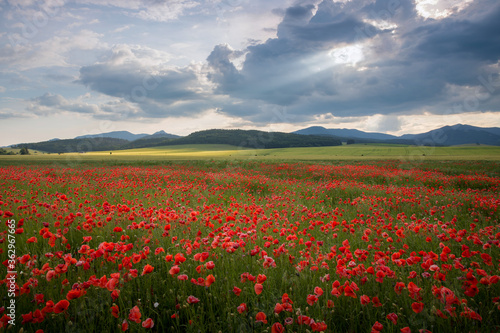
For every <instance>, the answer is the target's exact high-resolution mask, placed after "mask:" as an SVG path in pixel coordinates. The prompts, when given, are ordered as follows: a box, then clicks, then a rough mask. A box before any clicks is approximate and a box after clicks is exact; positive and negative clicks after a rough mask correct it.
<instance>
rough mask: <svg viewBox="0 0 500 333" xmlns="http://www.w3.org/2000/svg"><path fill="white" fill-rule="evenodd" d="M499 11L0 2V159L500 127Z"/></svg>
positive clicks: (483, 5)
mask: <svg viewBox="0 0 500 333" xmlns="http://www.w3.org/2000/svg"><path fill="white" fill-rule="evenodd" d="M499 59H500V2H499V1H498V0H415V1H410V0H352V1H347V0H344V1H336V0H323V1H321V0H0V146H6V145H10V144H16V143H22V142H38V141H44V140H50V139H53V138H60V139H66V138H73V137H76V136H80V135H85V134H97V133H103V132H110V131H118V130H127V131H130V132H132V133H150V134H151V133H154V132H156V131H160V130H164V131H165V132H167V133H172V134H177V135H187V134H189V133H192V132H194V131H199V130H205V129H213V128H228V129H229V128H241V129H260V130H265V131H283V132H291V131H294V130H298V129H301V128H305V127H308V126H324V127H326V128H355V129H359V130H363V131H371V132H382V133H388V134H393V135H401V134H406V133H421V132H426V131H429V130H432V129H436V128H439V127H441V126H445V125H454V124H457V123H462V124H469V125H474V126H481V127H500V77H499V73H500V66H499Z"/></svg>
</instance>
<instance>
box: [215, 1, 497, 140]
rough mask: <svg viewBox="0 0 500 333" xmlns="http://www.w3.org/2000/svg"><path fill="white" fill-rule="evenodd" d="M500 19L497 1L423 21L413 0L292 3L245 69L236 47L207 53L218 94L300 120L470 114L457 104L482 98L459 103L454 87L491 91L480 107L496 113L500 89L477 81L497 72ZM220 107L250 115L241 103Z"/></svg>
mask: <svg viewBox="0 0 500 333" xmlns="http://www.w3.org/2000/svg"><path fill="white" fill-rule="evenodd" d="M391 3H392V4H391ZM486 6H488V10H487V11H485V10H484V8H485V7H486ZM498 22H500V4H498V3H496V2H493V1H481V2H480V3H477V4H476V3H475V4H472V5H469V6H468V7H466V8H463V9H462V10H461V11H457V12H455V13H454V14H453V15H450V16H448V17H446V18H444V19H440V20H423V19H422V18H421V16H420V15H419V14H418V13H417V11H416V9H415V6H414V5H412V4H411V3H410V2H399V1H392V2H382V1H375V2H368V4H365V2H363V1H351V2H349V3H345V4H344V3H333V2H331V1H323V2H321V3H320V4H319V5H318V6H317V7H314V6H311V5H303V6H294V7H290V8H288V9H287V10H286V11H285V14H284V18H283V21H282V23H281V24H280V25H279V27H278V38H274V39H269V40H267V41H266V42H265V43H261V44H258V45H252V46H249V47H248V48H247V49H246V50H245V51H246V52H247V53H246V55H245V60H244V62H243V65H242V69H241V70H237V69H236V68H235V66H234V64H233V62H232V61H231V56H232V55H233V54H234V52H235V51H229V50H228V48H227V47H226V46H220V45H219V46H216V47H215V48H214V50H213V52H212V54H210V56H209V57H208V58H207V61H208V63H209V65H210V66H211V68H212V69H213V71H214V74H213V75H211V76H210V77H209V78H210V79H211V80H212V82H213V83H214V84H216V86H217V88H216V91H217V92H218V93H220V94H227V95H228V96H230V97H234V98H239V99H243V100H247V101H249V100H257V101H260V102H262V103H269V104H273V105H281V106H286V107H287V110H288V111H289V112H290V114H292V115H296V116H298V117H297V119H299V120H301V121H302V120H303V119H304V117H308V116H309V117H313V116H317V115H320V114H328V113H331V114H333V115H335V116H342V117H349V116H363V115H373V114H381V115H384V114H392V113H414V112H421V111H422V110H427V111H430V112H434V113H439V112H441V113H442V112H451V113H460V112H464V111H471V110H460V109H458V108H451V107H452V106H453V105H454V104H456V103H461V102H462V103H463V102H464V101H465V99H467V98H469V99H471V98H473V97H474V95H472V96H471V95H470V94H469V95H465V96H464V95H462V96H461V97H460V98H461V99H458V100H457V98H456V97H457V96H450V95H449V87H450V85H458V86H461V87H472V88H473V91H476V92H477V91H481V93H482V95H481V96H484V95H485V92H487V93H489V94H490V96H489V98H487V99H486V98H483V99H482V100H479V99H476V102H479V103H476V104H477V105H474V107H475V109H476V110H485V111H486V110H494V111H498V110H499V104H498V92H499V90H500V86H496V87H495V88H494V91H489V92H488V91H486V89H487V88H488V87H487V86H485V84H484V83H482V82H480V80H478V77H480V76H481V75H483V76H484V78H486V77H492V76H493V78H494V80H496V78H497V77H498V74H495V73H498V69H499V68H498V60H499V59H500V46H499V45H500V41H499V40H498V39H499V38H500V37H499V35H498V34H497V33H496V32H497V31H499V30H500V24H499V23H498ZM339 55H342V56H343V57H344V58H343V59H341V58H339ZM353 59H354V60H355V61H354V60H353ZM457 68H460V70H457ZM495 82H497V81H495ZM495 84H496V83H495ZM491 85H493V83H492V84H491ZM491 85H490V86H491ZM490 88H491V87H490ZM490 90H491V89H490ZM444 110H446V111H444ZM222 111H223V112H227V114H233V115H235V116H241V115H242V114H243V113H242V109H241V107H238V108H231V107H225V108H224V109H222ZM397 126H399V125H397V124H396V125H395V126H394V128H393V129H392V130H393V131H394V130H396V129H397ZM383 127H386V126H383Z"/></svg>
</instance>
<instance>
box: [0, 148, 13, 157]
mask: <svg viewBox="0 0 500 333" xmlns="http://www.w3.org/2000/svg"><path fill="white" fill-rule="evenodd" d="M0 155H16V153H14V152H13V151H7V150H5V149H3V148H0Z"/></svg>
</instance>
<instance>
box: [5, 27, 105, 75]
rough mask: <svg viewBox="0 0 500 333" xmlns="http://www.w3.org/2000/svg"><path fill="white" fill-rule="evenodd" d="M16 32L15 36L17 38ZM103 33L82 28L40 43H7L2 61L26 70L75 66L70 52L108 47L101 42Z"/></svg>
mask: <svg viewBox="0 0 500 333" xmlns="http://www.w3.org/2000/svg"><path fill="white" fill-rule="evenodd" d="M15 35H16V34H13V38H14V39H16V36H15ZM102 37H103V35H102V34H98V33H96V32H93V31H90V30H81V31H79V32H78V33H77V34H74V35H72V34H70V33H69V32H63V33H61V34H59V35H57V36H54V37H52V38H49V39H47V40H44V41H41V42H38V43H33V44H31V43H26V44H17V45H11V44H7V45H5V47H4V48H3V50H2V51H1V52H0V65H1V64H2V63H4V64H6V65H8V66H10V67H13V66H15V67H16V68H17V69H20V70H26V69H33V68H39V67H51V66H63V67H68V66H74V65H73V64H71V63H69V62H68V52H70V51H73V50H97V49H103V48H105V47H107V44H106V43H104V42H101V38H102Z"/></svg>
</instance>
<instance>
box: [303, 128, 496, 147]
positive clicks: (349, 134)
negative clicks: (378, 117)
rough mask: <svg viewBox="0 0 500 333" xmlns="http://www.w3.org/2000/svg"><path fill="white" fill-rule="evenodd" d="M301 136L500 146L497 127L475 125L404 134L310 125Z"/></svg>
mask: <svg viewBox="0 0 500 333" xmlns="http://www.w3.org/2000/svg"><path fill="white" fill-rule="evenodd" d="M294 133H296V134H303V135H327V136H334V137H341V138H343V139H348V140H351V141H352V140H354V142H357V143H366V142H384V143H400V144H411V145H420V146H424V145H426V146H456V145H464V144H484V145H493V146H500V128H498V127H489V128H485V127H476V126H470V125H463V124H457V125H453V126H444V127H441V128H438V129H435V130H432V131H429V132H425V133H419V134H404V135H401V136H394V135H389V134H384V133H372V132H363V131H359V130H356V129H346V128H342V129H340V128H330V129H327V128H324V127H321V126H313V127H308V128H304V129H301V130H298V131H295V132H294Z"/></svg>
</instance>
